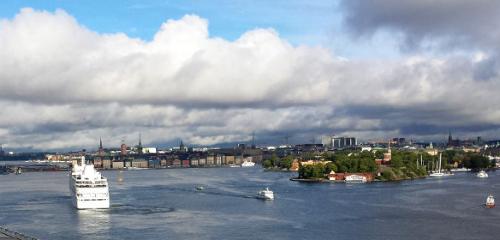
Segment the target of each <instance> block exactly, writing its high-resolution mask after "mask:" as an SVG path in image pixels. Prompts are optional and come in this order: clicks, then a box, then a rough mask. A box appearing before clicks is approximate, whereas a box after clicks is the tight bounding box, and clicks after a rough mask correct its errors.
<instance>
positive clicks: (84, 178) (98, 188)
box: [69, 157, 109, 209]
mask: <svg viewBox="0 0 500 240" xmlns="http://www.w3.org/2000/svg"><path fill="white" fill-rule="evenodd" d="M69 189H70V192H71V197H72V202H73V205H74V206H75V207H76V208H77V209H95V208H109V188H108V180H107V179H106V178H105V177H103V176H102V175H101V173H100V172H98V171H96V170H95V168H94V165H92V164H86V163H85V157H82V158H81V163H80V164H77V163H75V164H73V168H72V170H71V175H70V178H69Z"/></svg>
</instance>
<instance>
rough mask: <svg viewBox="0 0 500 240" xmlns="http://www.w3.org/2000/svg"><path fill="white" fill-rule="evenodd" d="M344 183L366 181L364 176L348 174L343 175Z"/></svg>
mask: <svg viewBox="0 0 500 240" xmlns="http://www.w3.org/2000/svg"><path fill="white" fill-rule="evenodd" d="M345 182H346V183H366V177H365V176H361V175H356V174H353V175H349V176H347V177H345Z"/></svg>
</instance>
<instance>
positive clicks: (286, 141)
mask: <svg viewBox="0 0 500 240" xmlns="http://www.w3.org/2000/svg"><path fill="white" fill-rule="evenodd" d="M290 137H291V136H290V134H288V133H285V136H284V137H283V138H284V139H285V145H287V146H288V139H290Z"/></svg>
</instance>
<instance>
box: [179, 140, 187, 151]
mask: <svg viewBox="0 0 500 240" xmlns="http://www.w3.org/2000/svg"><path fill="white" fill-rule="evenodd" d="M179 150H180V151H181V152H184V151H185V150H186V147H185V146H184V143H183V142H182V140H181V143H180V144H179Z"/></svg>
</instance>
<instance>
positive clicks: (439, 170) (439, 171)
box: [438, 153, 443, 173]
mask: <svg viewBox="0 0 500 240" xmlns="http://www.w3.org/2000/svg"><path fill="white" fill-rule="evenodd" d="M442 155H443V153H439V169H438V173H441V156H442Z"/></svg>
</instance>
